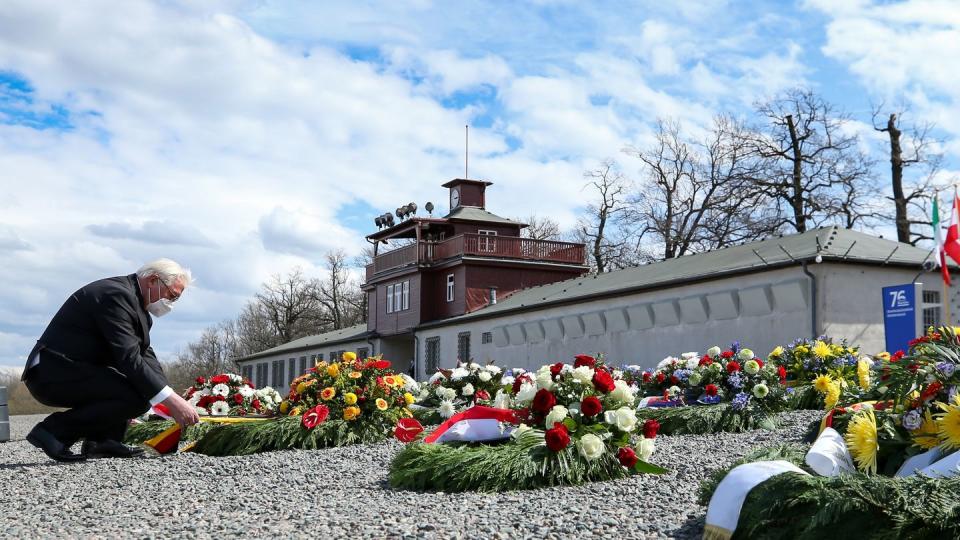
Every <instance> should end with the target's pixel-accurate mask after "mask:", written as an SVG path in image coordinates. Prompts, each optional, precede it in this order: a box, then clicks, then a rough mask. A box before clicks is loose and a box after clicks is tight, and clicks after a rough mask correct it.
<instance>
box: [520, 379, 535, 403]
mask: <svg viewBox="0 0 960 540" xmlns="http://www.w3.org/2000/svg"><path fill="white" fill-rule="evenodd" d="M535 395H537V385H535V384H530V383H523V384H521V385H520V390H519V391H518V392H517V397H516V399H517V401H530V400H531V399H533V396H535Z"/></svg>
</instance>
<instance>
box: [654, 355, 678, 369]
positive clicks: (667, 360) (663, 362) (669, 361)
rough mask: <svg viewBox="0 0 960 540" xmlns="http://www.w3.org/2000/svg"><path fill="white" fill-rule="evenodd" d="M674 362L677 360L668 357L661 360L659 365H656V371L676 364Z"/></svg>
mask: <svg viewBox="0 0 960 540" xmlns="http://www.w3.org/2000/svg"><path fill="white" fill-rule="evenodd" d="M676 361H677V358H676V357H673V356H668V357H666V358H664V359H663V360H661V361H660V363H659V364H657V369H658V370H659V369H663V368H665V367H667V366H672V365H673V364H674V362H676Z"/></svg>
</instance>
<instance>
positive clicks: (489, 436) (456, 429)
mask: <svg viewBox="0 0 960 540" xmlns="http://www.w3.org/2000/svg"><path fill="white" fill-rule="evenodd" d="M511 431H512V429H504V424H502V423H501V422H500V421H499V420H495V419H491V418H479V419H471V420H461V421H459V422H457V423H456V424H454V425H452V426H450V427H449V428H448V429H447V430H446V431H444V432H443V433H442V434H441V435H440V437H439V438H437V440H436V441H434V442H438V443H442V442H452V441H465V442H481V441H499V440H503V439H509V438H510V432H511Z"/></svg>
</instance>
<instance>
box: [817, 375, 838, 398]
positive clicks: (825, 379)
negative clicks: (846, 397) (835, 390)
mask: <svg viewBox="0 0 960 540" xmlns="http://www.w3.org/2000/svg"><path fill="white" fill-rule="evenodd" d="M831 384H833V379H831V378H830V376H829V375H821V376H819V377H817V378H816V379H814V380H813V387H814V388H816V389H817V392H820V393H821V394H826V393H827V392H828V391H829V390H830V385H831Z"/></svg>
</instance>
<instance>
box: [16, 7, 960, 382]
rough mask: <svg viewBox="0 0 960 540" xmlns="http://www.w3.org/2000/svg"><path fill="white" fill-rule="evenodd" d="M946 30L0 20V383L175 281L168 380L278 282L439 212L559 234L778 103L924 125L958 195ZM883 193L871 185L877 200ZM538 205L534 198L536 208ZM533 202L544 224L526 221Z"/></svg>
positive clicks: (693, 20)
mask: <svg viewBox="0 0 960 540" xmlns="http://www.w3.org/2000/svg"><path fill="white" fill-rule="evenodd" d="M957 58H960V4H958V3H957V2H953V1H949V0H939V1H935V0H909V1H898V2H887V1H884V2H872V3H871V2H870V1H868V0H851V1H846V2H843V1H833V0H805V1H798V2H792V1H790V2H788V1H765V2H736V1H721V0H715V1H713V0H704V1H688V2H676V3H673V2H662V1H636V2H574V1H564V0H556V1H551V0H539V1H532V2H431V1H427V0H419V1H414V2H404V3H400V2H323V3H319V2H293V1H291V2H273V1H267V0H261V1H253V0H235V1H231V0H217V1H213V2H203V3H198V2H187V1H177V0H165V1H157V2H149V1H131V2H122V3H117V2H107V1H106V0H101V1H97V0H89V1H82V2H69V3H63V2H55V1H52V0H48V1H41V0H8V1H5V2H3V3H2V4H0V170H2V171H3V186H4V188H5V189H4V192H5V196H4V197H2V198H0V264H2V265H3V267H4V268H5V269H7V280H6V282H5V287H4V288H3V290H0V366H5V365H6V366H16V365H19V364H21V363H22V359H23V355H24V354H25V353H26V352H27V351H28V350H29V349H30V346H31V345H32V343H33V341H34V340H35V339H36V337H37V336H38V335H39V333H40V332H41V331H42V329H43V327H44V325H45V324H46V322H47V321H48V320H49V318H50V317H51V316H52V314H53V313H54V312H55V311H56V309H57V308H58V307H59V305H60V304H61V303H62V301H63V299H64V298H66V296H67V295H68V294H69V293H70V292H71V291H73V290H75V289H76V288H77V287H79V286H80V285H82V284H84V283H86V282H88V281H92V280H94V279H97V278H100V277H105V276H109V275H117V274H124V273H129V272H132V271H133V270H134V269H135V268H137V267H138V266H139V265H140V264H141V263H143V262H144V261H146V260H149V259H152V258H156V257H160V256H166V257H172V258H175V259H178V260H180V261H181V262H182V263H184V264H185V265H186V266H189V267H191V268H192V269H193V270H194V273H195V275H196V276H197V278H198V282H197V285H196V287H195V288H194V289H193V290H192V291H190V292H189V293H188V294H186V295H185V296H184V298H183V300H182V301H181V302H179V303H178V306H177V309H176V310H175V312H174V313H173V314H172V315H170V316H169V317H167V318H165V319H163V320H162V321H160V322H159V323H158V324H157V325H156V326H155V327H154V343H155V345H156V347H157V349H158V350H159V352H160V354H161V356H170V355H172V354H174V353H175V352H176V351H177V350H178V349H180V348H183V347H184V346H185V345H186V343H188V342H189V341H190V340H191V339H194V338H195V337H196V336H198V335H199V333H200V332H201V331H202V330H203V328H204V327H206V326H208V325H210V324H214V323H216V322H218V321H220V320H223V319H226V318H230V317H233V316H234V315H236V313H237V312H238V311H239V310H240V308H241V307H242V305H243V304H244V303H245V302H246V301H247V300H248V299H249V298H250V297H251V295H252V294H253V293H254V292H255V291H256V289H257V288H258V286H259V284H260V283H261V282H262V281H264V280H265V279H267V278H268V277H269V276H270V275H271V274H274V273H285V272H287V271H289V270H290V269H292V268H294V267H296V266H300V267H302V268H303V269H304V271H305V272H306V273H307V274H308V275H313V276H320V275H322V272H323V270H322V265H321V263H322V256H323V253H324V252H325V251H327V250H329V249H336V248H342V249H345V250H347V251H348V252H350V253H357V252H358V251H359V250H360V249H361V248H362V247H363V245H364V244H363V241H362V236H363V235H364V234H365V233H368V232H370V230H371V229H372V218H373V216H374V215H377V214H380V213H382V212H384V211H389V210H392V209H394V208H396V207H397V206H400V205H402V204H405V203H407V202H410V201H416V202H417V203H418V204H420V205H421V207H422V206H423V203H425V202H426V201H427V200H432V201H433V202H434V203H435V204H438V206H441V207H442V206H443V205H444V204H445V201H446V197H445V194H444V192H443V190H442V189H441V188H440V187H439V186H440V184H442V183H444V182H445V181H447V180H449V179H450V178H453V177H456V176H460V175H461V174H462V171H463V126H464V125H466V124H470V125H471V126H472V128H471V156H470V170H471V176H473V177H482V178H485V179H488V180H491V181H493V182H494V183H495V185H494V186H493V187H492V188H491V190H490V192H489V196H488V202H489V204H488V206H489V208H490V209H491V210H493V211H495V212H497V213H500V214H502V215H506V216H527V215H529V214H530V213H537V214H539V215H549V216H551V217H554V218H555V219H557V220H558V221H560V222H561V223H562V224H563V225H571V224H572V223H573V222H574V220H575V217H576V214H577V211H578V208H579V207H580V206H581V205H582V203H583V198H584V193H583V191H582V186H583V178H582V174H583V172H584V171H586V170H589V169H591V168H594V167H596V166H597V164H598V163H599V162H601V161H602V160H604V159H607V158H613V159H616V160H617V161H618V162H619V163H620V165H621V167H622V168H623V170H624V172H625V173H627V174H628V175H631V174H635V173H636V170H637V165H636V163H633V162H631V161H630V158H629V157H627V156H625V155H623V154H622V153H621V149H622V148H623V147H624V146H627V145H640V146H642V145H644V144H645V143H647V142H648V141H649V140H650V136H651V133H652V131H651V130H652V126H653V124H654V123H655V122H656V120H657V118H671V119H674V120H677V121H679V122H681V123H682V124H683V126H684V128H685V129H687V130H689V131H690V132H693V133H696V132H697V131H698V130H702V129H703V128H704V127H705V126H707V125H708V124H709V122H710V119H711V117H712V116H713V115H715V114H717V113H720V112H733V113H735V114H740V115H748V114H749V112H750V109H751V105H752V103H753V102H755V101H756V100H761V99H764V98H766V97H769V96H771V95H774V94H775V93H777V92H778V91H781V90H783V89H785V88H789V87H791V86H796V85H803V86H809V87H812V88H814V89H815V90H817V91H818V92H819V93H821V94H822V95H823V96H824V97H826V98H827V99H828V100H830V101H832V102H834V103H835V104H837V105H839V106H841V107H842V108H844V109H846V110H847V111H849V112H850V113H851V115H852V121H851V122H850V124H849V129H850V130H853V131H856V132H858V133H860V134H861V135H862V136H863V138H864V146H865V147H866V148H868V149H870V151H872V152H875V153H876V155H877V156H878V157H879V158H881V159H882V154H880V153H879V152H880V151H881V148H882V146H881V145H882V142H883V141H882V137H880V136H879V135H878V134H876V133H874V132H873V131H872V130H871V129H870V126H869V121H870V117H869V111H870V105H871V103H879V102H886V103H897V104H903V105H905V106H908V107H909V109H910V115H911V117H912V118H913V119H915V120H916V121H921V122H923V121H931V122H936V123H937V124H938V125H939V126H940V129H939V130H938V133H937V134H938V136H939V137H941V138H942V139H943V141H944V143H943V145H942V147H941V150H942V152H943V153H944V155H945V166H944V170H943V171H942V172H941V176H940V178H941V180H942V181H943V182H949V181H953V180H955V179H956V178H957V176H958V174H957V171H958V169H960V165H958V163H960V162H958V159H960V143H958V140H960V138H958V131H960V128H958V127H957V126H956V125H955V124H956V122H954V121H952V120H953V119H955V118H957V117H958V114H957V113H960V110H958V109H960V90H958V89H960V69H957V67H958V66H957V60H956V59H957ZM884 174H885V171H884V170H883V167H880V168H879V169H878V175H884ZM545 186H546V187H547V189H544V187H545ZM531 201H536V203H535V204H532V203H531Z"/></svg>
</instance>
